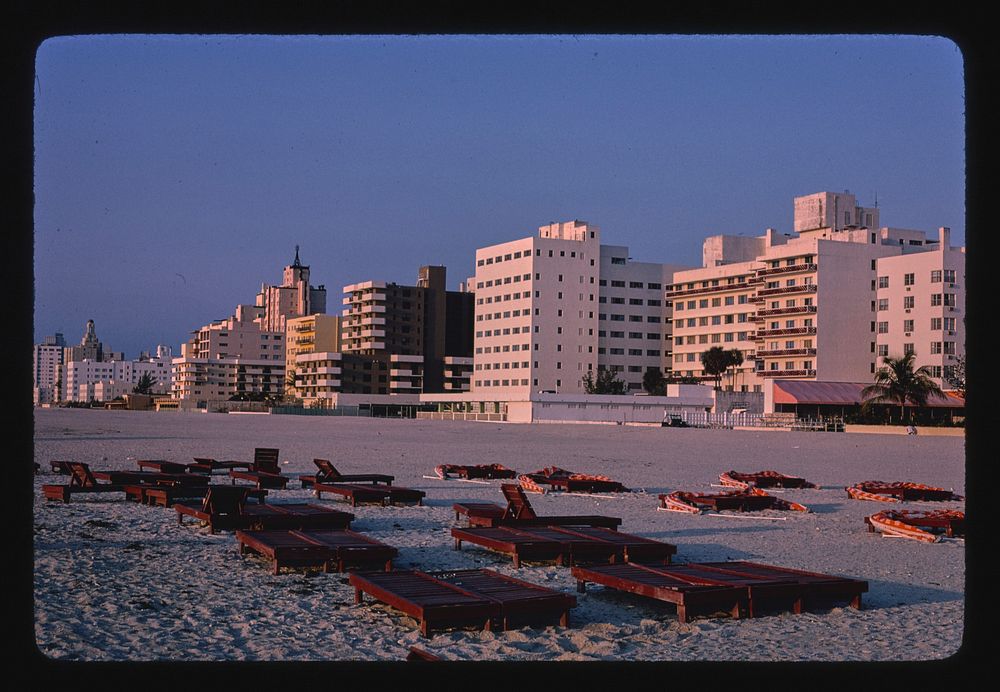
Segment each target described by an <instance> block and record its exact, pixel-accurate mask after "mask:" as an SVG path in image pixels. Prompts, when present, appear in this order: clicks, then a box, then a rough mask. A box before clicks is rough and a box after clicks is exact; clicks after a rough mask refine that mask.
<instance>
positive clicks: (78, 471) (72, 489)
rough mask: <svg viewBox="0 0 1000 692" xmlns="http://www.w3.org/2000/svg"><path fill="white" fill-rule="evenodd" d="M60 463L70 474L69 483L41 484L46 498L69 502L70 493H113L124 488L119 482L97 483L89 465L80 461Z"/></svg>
mask: <svg viewBox="0 0 1000 692" xmlns="http://www.w3.org/2000/svg"><path fill="white" fill-rule="evenodd" d="M53 463H55V462H53ZM61 463H65V468H66V469H67V470H68V471H69V473H70V474H71V475H70V479H69V485H53V484H45V485H43V486H42V494H43V495H44V496H45V498H46V499H48V500H60V501H62V502H69V498H70V495H72V494H76V493H114V492H122V491H123V490H124V489H125V488H124V485H122V484H121V483H98V482H97V479H96V478H95V477H94V474H93V472H92V471H91V470H90V466H89V465H87V464H85V463H83V462H82V461H67V462H61Z"/></svg>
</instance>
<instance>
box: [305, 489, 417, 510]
mask: <svg viewBox="0 0 1000 692" xmlns="http://www.w3.org/2000/svg"><path fill="white" fill-rule="evenodd" d="M313 492H315V493H316V497H321V496H322V494H323V493H332V494H334V495H340V496H341V497H344V498H346V499H347V500H348V501H349V502H350V503H351V506H352V507H354V506H357V504H358V503H362V504H365V503H377V504H383V505H394V504H396V503H397V502H405V503H409V502H414V503H416V504H418V505H422V504H423V498H424V496H425V495H426V494H427V493H425V492H424V491H423V490H414V489H412V488H402V487H400V486H398V485H384V486H382V485H378V486H377V485H374V484H373V485H365V484H361V483H313Z"/></svg>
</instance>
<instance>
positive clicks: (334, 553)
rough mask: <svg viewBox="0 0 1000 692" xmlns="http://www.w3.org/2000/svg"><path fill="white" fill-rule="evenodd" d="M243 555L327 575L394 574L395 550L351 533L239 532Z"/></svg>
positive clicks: (276, 570)
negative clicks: (256, 555) (352, 572)
mask: <svg viewBox="0 0 1000 692" xmlns="http://www.w3.org/2000/svg"><path fill="white" fill-rule="evenodd" d="M236 541H237V543H239V547H240V554H241V555H244V554H246V553H248V552H256V553H259V554H261V555H263V556H265V557H267V558H269V559H270V560H271V561H272V563H273V571H274V574H278V573H279V572H280V571H281V568H283V567H287V568H294V567H313V568H320V569H322V570H323V571H324V572H330V571H336V572H344V571H346V570H348V569H352V568H355V569H375V568H378V567H379V566H381V567H382V568H383V569H384V570H385V571H386V572H390V571H392V561H393V559H394V558H395V557H396V555H397V554H398V553H399V551H398V550H397V549H396V548H393V547H392V546H389V545H386V544H385V543H381V542H379V541H376V540H375V539H374V538H369V537H368V536H365V535H364V534H361V533H357V532H355V531H351V530H350V529H339V530H327V531H237V532H236Z"/></svg>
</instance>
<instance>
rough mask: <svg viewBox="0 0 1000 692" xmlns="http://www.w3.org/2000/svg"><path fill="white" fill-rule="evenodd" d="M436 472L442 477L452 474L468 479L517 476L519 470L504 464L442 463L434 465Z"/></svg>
mask: <svg viewBox="0 0 1000 692" xmlns="http://www.w3.org/2000/svg"><path fill="white" fill-rule="evenodd" d="M434 473H436V474H437V476H438V478H441V479H446V478H448V477H449V476H452V475H455V476H458V477H459V478H465V479H467V480H468V479H473V478H490V479H493V478H517V471H515V470H513V469H509V468H507V467H506V466H504V465H503V464H478V465H475V466H462V465H459V464H440V465H439V466H435V467H434Z"/></svg>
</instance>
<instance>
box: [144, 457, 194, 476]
mask: <svg viewBox="0 0 1000 692" xmlns="http://www.w3.org/2000/svg"><path fill="white" fill-rule="evenodd" d="M136 463H137V464H138V465H139V468H140V469H152V470H153V471H158V472H160V473H172V474H179V473H189V472H190V470H189V468H188V465H187V464H181V463H179V462H176V461H163V460H162V459H139V460H138V462H136Z"/></svg>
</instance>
